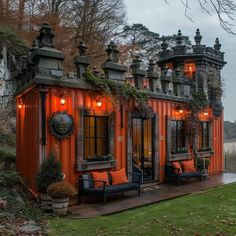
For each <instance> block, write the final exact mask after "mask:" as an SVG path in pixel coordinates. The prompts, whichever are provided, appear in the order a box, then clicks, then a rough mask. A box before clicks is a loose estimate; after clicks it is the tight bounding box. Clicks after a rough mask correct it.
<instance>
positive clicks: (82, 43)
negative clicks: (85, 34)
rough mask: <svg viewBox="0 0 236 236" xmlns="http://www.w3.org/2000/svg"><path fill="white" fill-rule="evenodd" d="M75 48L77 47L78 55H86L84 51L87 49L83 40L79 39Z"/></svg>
mask: <svg viewBox="0 0 236 236" xmlns="http://www.w3.org/2000/svg"><path fill="white" fill-rule="evenodd" d="M77 48H78V49H79V55H80V56H85V55H86V51H87V48H88V47H87V46H86V45H85V42H83V41H80V42H79V45H78V46H77Z"/></svg>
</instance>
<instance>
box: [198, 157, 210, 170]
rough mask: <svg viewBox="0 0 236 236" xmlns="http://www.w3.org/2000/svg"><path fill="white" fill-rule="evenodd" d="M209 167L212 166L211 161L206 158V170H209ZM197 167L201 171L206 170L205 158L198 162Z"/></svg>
mask: <svg viewBox="0 0 236 236" xmlns="http://www.w3.org/2000/svg"><path fill="white" fill-rule="evenodd" d="M209 165H210V159H208V158H205V169H208V166H209ZM197 167H198V169H199V170H204V158H199V159H198V160H197Z"/></svg>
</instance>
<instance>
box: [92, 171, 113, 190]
mask: <svg viewBox="0 0 236 236" xmlns="http://www.w3.org/2000/svg"><path fill="white" fill-rule="evenodd" d="M92 176H93V179H94V180H103V181H106V185H109V179H108V174H107V172H106V171H104V172H95V171H94V172H92ZM93 184H94V188H99V187H102V186H103V183H102V182H97V181H94V182H93Z"/></svg>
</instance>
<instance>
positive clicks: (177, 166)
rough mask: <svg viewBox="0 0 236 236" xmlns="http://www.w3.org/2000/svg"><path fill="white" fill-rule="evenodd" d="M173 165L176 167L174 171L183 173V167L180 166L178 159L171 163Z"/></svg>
mask: <svg viewBox="0 0 236 236" xmlns="http://www.w3.org/2000/svg"><path fill="white" fill-rule="evenodd" d="M171 165H172V166H173V167H174V168H175V169H174V173H175V174H181V173H182V168H181V166H180V164H179V162H178V161H173V162H172V163H171ZM178 169H179V170H178Z"/></svg>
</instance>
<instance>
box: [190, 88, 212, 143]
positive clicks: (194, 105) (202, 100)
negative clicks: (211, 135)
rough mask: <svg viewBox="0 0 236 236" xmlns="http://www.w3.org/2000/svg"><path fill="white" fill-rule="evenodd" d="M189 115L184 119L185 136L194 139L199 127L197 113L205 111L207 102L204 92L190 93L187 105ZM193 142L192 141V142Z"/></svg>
mask: <svg viewBox="0 0 236 236" xmlns="http://www.w3.org/2000/svg"><path fill="white" fill-rule="evenodd" d="M188 106H189V110H190V115H189V116H188V117H187V118H186V135H187V136H189V137H190V138H194V137H195V135H196V134H197V132H196V130H197V129H198V127H199V122H200V121H199V118H198V114H199V112H201V111H203V110H204V109H206V107H207V106H208V101H207V98H206V95H205V93H204V92H201V91H195V92H193V93H192V100H191V101H190V102H189V104H188ZM192 141H193V140H192Z"/></svg>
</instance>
